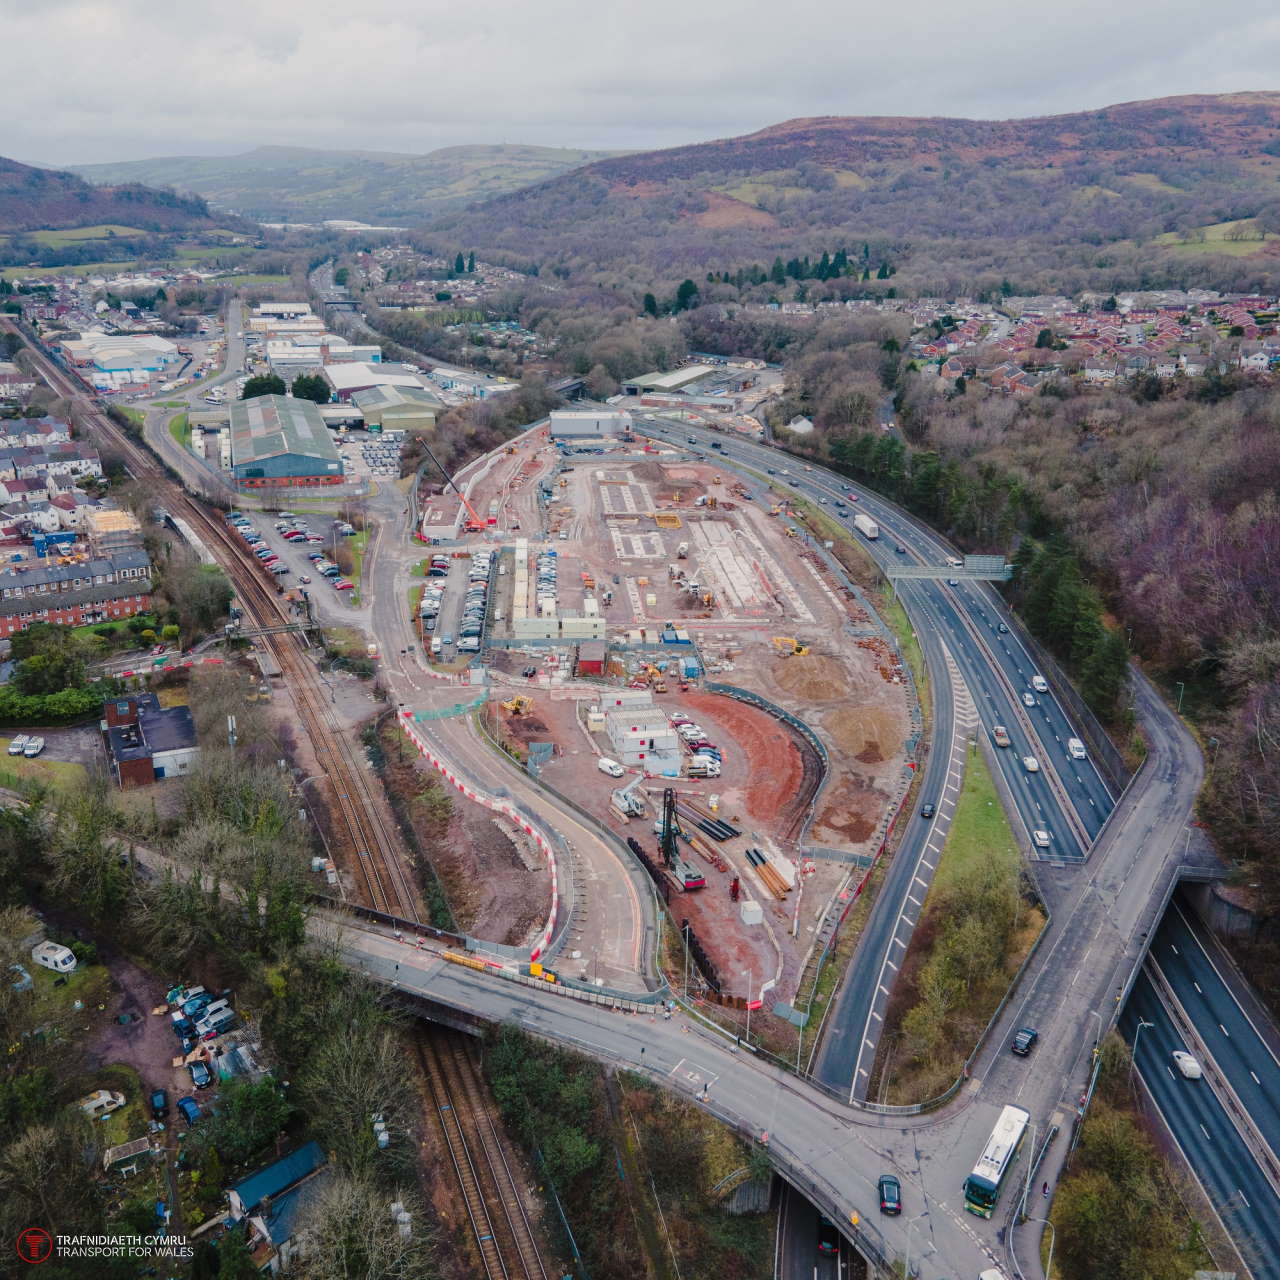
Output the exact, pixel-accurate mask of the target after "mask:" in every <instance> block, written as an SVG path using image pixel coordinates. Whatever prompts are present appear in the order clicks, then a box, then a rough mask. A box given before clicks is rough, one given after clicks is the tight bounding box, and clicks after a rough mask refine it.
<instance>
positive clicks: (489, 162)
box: [76, 144, 611, 226]
mask: <svg viewBox="0 0 1280 1280" xmlns="http://www.w3.org/2000/svg"><path fill="white" fill-rule="evenodd" d="M609 154H611V153H610V152H606V151H576V150H572V149H569V148H566V147H528V146H516V145H507V144H494V145H490V146H463V147H445V148H444V149H443V150H440V151H431V152H428V153H426V154H425V155H413V154H404V153H399V152H391V151H337V150H321V149H318V148H312V147H255V148H254V149H253V150H252V151H244V152H241V153H239V154H237V155H231V156H163V157H158V158H156V159H153V160H130V161H123V162H120V163H109V164H86V165H78V166H76V172H77V173H80V174H82V175H83V176H84V177H86V178H88V179H89V180H90V181H92V182H149V183H153V184H157V185H160V186H166V187H173V188H174V189H175V190H178V191H195V192H198V193H199V194H200V195H201V196H203V197H205V198H206V199H208V200H211V201H213V203H214V204H215V206H217V207H218V208H220V209H228V210H234V211H235V212H238V213H242V214H243V215H244V216H245V217H248V218H257V219H259V220H261V221H263V222H316V221H319V220H321V219H325V218H358V219H359V220H360V221H362V222H372V223H378V224H386V223H392V224H394V225H397V226H415V225H417V224H418V223H420V222H422V221H424V220H425V219H427V218H429V217H432V216H434V215H436V214H438V213H440V212H442V211H443V210H446V209H452V208H456V207H457V206H458V205H460V204H465V203H466V202H468V201H473V200H482V199H486V198H488V197H491V196H496V195H500V194H502V193H503V192H507V191H514V190H516V189H517V188H519V187H524V186H527V185H528V184H529V183H532V182H542V181H543V180H544V179H547V178H553V177H555V176H556V175H558V174H561V173H564V172H565V171H566V170H569V169H573V168H576V167H577V166H578V165H583V164H587V163H588V162H589V161H592V160H599V159H601V158H602V157H603V156H606V155H609Z"/></svg>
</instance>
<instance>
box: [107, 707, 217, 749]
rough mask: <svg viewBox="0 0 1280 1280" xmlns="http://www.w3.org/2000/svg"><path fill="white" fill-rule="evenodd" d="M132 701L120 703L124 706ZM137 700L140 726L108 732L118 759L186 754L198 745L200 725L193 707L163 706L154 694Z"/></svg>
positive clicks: (138, 724) (114, 728)
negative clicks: (196, 720)
mask: <svg viewBox="0 0 1280 1280" xmlns="http://www.w3.org/2000/svg"><path fill="white" fill-rule="evenodd" d="M113 701H115V699H113ZM129 701H130V699H128V698H121V699H119V700H118V702H119V703H120V704H124V703H127V702H129ZM134 701H135V702H136V705H137V708H138V720H137V724H136V725H133V724H121V725H112V726H111V727H110V728H109V729H108V730H107V737H108V739H109V740H110V743H111V755H112V757H113V758H114V759H115V760H146V759H148V758H149V757H150V756H154V755H156V754H157V753H158V752H161V751H183V750H187V749H189V748H191V747H194V746H195V745H196V722H195V720H194V719H193V718H192V715H191V708H190V707H185V706H180V707H162V706H161V705H160V701H159V699H158V698H157V697H156V695H155V694H154V693H145V694H139V695H138V696H137V697H136V698H135V699H134Z"/></svg>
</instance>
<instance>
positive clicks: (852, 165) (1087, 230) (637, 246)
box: [436, 92, 1280, 272]
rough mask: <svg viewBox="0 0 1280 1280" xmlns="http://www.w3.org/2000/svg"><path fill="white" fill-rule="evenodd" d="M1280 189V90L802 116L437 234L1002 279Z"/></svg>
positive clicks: (589, 173) (510, 247) (1234, 212)
mask: <svg viewBox="0 0 1280 1280" xmlns="http://www.w3.org/2000/svg"><path fill="white" fill-rule="evenodd" d="M1278 179H1280V93H1274V92H1251V93H1235V94H1220V95H1193V96H1188V97H1179V98H1163V99H1157V100H1153V101H1148V102H1130V103H1123V104H1120V105H1117V106H1112V107H1106V108H1103V109H1101V110H1097V111H1083V112H1074V113H1071V114H1067V115H1059V116H1046V117H1037V118H1033V119H1023V120H1016V119H1015V120H1000V121H987V120H963V119H950V118H909V117H892V116H865V117H818V118H811V119H798V120H789V121H786V122H784V123H781V124H777V125H773V126H770V127H769V128H766V129H761V130H759V131H757V132H755V133H751V134H746V135H744V136H741V137H735V138H724V139H718V140H716V141H712V142H704V143H696V144H692V145H687V146H681V147H674V148H670V149H667V150H663V151H649V152H636V153H632V154H628V155H625V156H617V157H613V158H610V159H606V160H600V161H597V162H595V163H594V164H590V165H587V166H585V167H584V168H582V169H579V170H578V171H576V172H575V173H574V174H573V176H572V178H571V179H566V178H565V177H560V178H555V179H551V180H550V181H546V182H543V183H541V184H539V185H537V186H535V187H531V188H526V189H524V190H521V191H517V192H514V193H511V194H508V195H504V196H500V197H497V198H495V199H493V200H490V201H487V202H485V203H484V204H482V205H479V206H477V207H474V208H471V209H468V210H465V211H462V212H460V213H455V214H451V215H447V216H446V217H444V218H442V219H440V220H439V221H438V222H437V224H436V225H437V226H438V227H439V228H440V229H442V230H446V229H447V230H449V231H450V232H453V233H456V234H457V235H461V236H462V237H463V238H464V239H466V240H467V242H468V243H472V242H474V243H475V244H476V246H477V247H478V248H490V249H504V250H507V251H509V252H518V253H521V254H523V255H526V256H541V257H550V258H552V259H556V258H559V259H562V260H564V261H567V262H570V263H572V262H574V261H575V260H576V261H580V262H586V261H588V260H594V261H596V262H609V261H610V260H616V261H621V260H623V259H626V260H637V259H638V260H641V261H647V262H648V264H649V265H650V266H651V267H653V268H654V269H656V270H664V269H667V270H670V271H675V270H679V271H681V272H691V271H693V270H696V269H697V268H699V267H706V268H730V269H733V268H736V267H739V266H742V265H744V262H745V263H750V262H751V261H752V260H753V258H754V259H755V260H757V261H759V260H760V258H761V257H762V256H763V257H765V260H766V263H767V260H768V258H769V257H772V256H773V254H774V253H778V254H781V255H782V256H783V257H784V258H785V257H786V256H787V255H788V254H790V253H796V252H801V253H808V252H815V253H817V252H821V251H822V250H823V249H824V248H830V249H834V248H837V247H839V246H840V245H841V244H843V245H844V246H845V247H847V248H849V249H852V248H854V247H855V245H856V246H859V247H860V245H861V244H862V243H863V242H864V241H867V240H875V241H878V242H880V243H881V244H882V245H885V246H886V253H887V255H888V256H894V255H895V254H896V255H901V254H902V253H903V252H904V251H905V250H906V248H907V246H910V247H911V249H913V250H916V251H918V250H919V249H920V248H921V247H922V245H923V244H924V243H925V242H932V243H934V245H935V249H936V246H937V244H938V243H941V242H945V243H946V244H947V245H948V246H950V247H951V248H950V249H949V253H948V259H947V260H954V259H955V258H956V257H957V256H958V257H959V258H963V259H967V260H969V261H971V262H974V261H976V262H982V263H983V264H984V266H987V265H989V266H990V267H991V268H992V269H998V265H999V259H1000V257H1001V253H1002V251H1003V252H1004V253H1005V256H1006V257H1007V256H1008V254H1007V251H1008V249H1009V248H1010V246H1012V245H1015V244H1024V243H1028V242H1031V241H1035V242H1037V243H1038V244H1040V245H1041V246H1042V247H1043V246H1047V245H1049V244H1062V245H1073V246H1087V245H1098V244H1107V243H1115V242H1119V241H1132V242H1134V243H1143V242H1146V241H1148V240H1151V239H1154V238H1155V237H1157V236H1159V235H1161V234H1162V233H1170V232H1177V231H1179V230H1184V229H1187V228H1191V227H1196V226H1203V225H1206V224H1214V223H1220V222H1222V221H1224V220H1226V219H1231V218H1248V217H1252V216H1254V215H1255V214H1257V213H1259V212H1263V211H1268V210H1271V211H1273V212H1274V211H1280V181H1278ZM1273 229H1274V230H1280V226H1278V227H1275V228H1273ZM1082 254H1083V249H1082ZM895 260H896V259H895ZM930 261H931V265H932V262H934V261H936V262H939V263H942V262H943V261H944V258H943V256H942V255H941V254H940V253H938V252H934V253H933V254H932V258H931V260H930Z"/></svg>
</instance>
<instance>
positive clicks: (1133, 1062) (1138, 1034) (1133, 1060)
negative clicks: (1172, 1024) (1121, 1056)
mask: <svg viewBox="0 0 1280 1280" xmlns="http://www.w3.org/2000/svg"><path fill="white" fill-rule="evenodd" d="M1155 1025H1156V1024H1155V1023H1154V1022H1148V1021H1147V1020H1146V1019H1145V1018H1139V1019H1138V1029H1137V1030H1136V1031H1135V1032H1134V1033H1133V1053H1132V1054H1131V1055H1130V1056H1129V1088H1131V1089H1132V1088H1133V1069H1134V1067H1136V1066H1137V1065H1138V1041H1139V1040H1140V1039H1141V1038H1142V1032H1143V1028H1144V1027H1154V1026H1155Z"/></svg>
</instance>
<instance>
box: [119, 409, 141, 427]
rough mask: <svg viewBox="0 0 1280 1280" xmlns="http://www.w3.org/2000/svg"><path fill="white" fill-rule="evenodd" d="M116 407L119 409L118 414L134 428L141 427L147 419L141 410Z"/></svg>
mask: <svg viewBox="0 0 1280 1280" xmlns="http://www.w3.org/2000/svg"><path fill="white" fill-rule="evenodd" d="M118 407H119V409H120V412H121V413H123V414H124V416H125V417H126V418H128V419H129V421H130V422H132V423H133V424H134V426H136V427H140V426H142V424H143V423H144V422H145V421H146V419H147V415H146V414H145V413H143V412H142V410H141V409H132V408H130V407H129V406H128V405H123V404H122V405H119V406H118Z"/></svg>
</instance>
